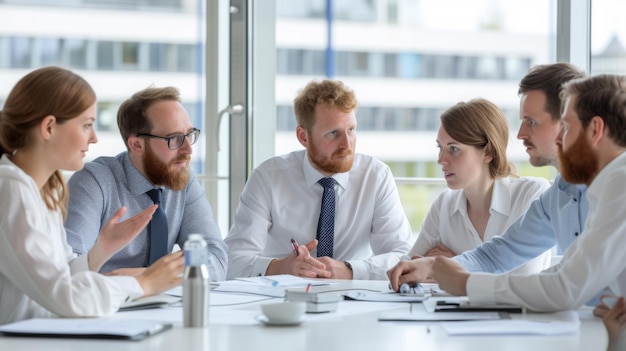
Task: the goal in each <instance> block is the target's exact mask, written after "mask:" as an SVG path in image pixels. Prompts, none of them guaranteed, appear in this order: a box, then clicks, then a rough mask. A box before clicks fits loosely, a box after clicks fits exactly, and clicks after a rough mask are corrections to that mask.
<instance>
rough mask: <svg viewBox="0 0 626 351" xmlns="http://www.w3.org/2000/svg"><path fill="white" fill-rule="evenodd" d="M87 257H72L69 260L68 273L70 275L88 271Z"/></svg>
mask: <svg viewBox="0 0 626 351" xmlns="http://www.w3.org/2000/svg"><path fill="white" fill-rule="evenodd" d="M88 256H89V255H80V256H78V257H74V258H73V259H71V260H70V261H69V265H70V272H71V273H72V274H75V273H78V272H85V271H88V270H89V260H88Z"/></svg>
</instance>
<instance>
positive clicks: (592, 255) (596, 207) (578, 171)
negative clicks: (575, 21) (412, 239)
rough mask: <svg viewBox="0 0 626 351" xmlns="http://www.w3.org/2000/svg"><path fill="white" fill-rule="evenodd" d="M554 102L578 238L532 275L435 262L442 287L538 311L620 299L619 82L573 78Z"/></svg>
mask: <svg viewBox="0 0 626 351" xmlns="http://www.w3.org/2000/svg"><path fill="white" fill-rule="evenodd" d="M561 98H562V100H563V103H564V109H563V114H562V119H561V127H562V130H561V132H560V134H559V136H558V137H557V141H556V143H557V146H558V152H559V159H560V162H561V174H562V176H563V178H564V179H565V180H566V181H568V182H571V183H579V184H581V183H582V184H586V185H588V186H589V187H588V189H587V199H588V201H589V215H588V217H587V222H586V224H585V229H584V235H582V236H581V237H580V238H579V239H577V240H576V241H575V242H574V243H573V244H572V245H571V246H570V247H569V248H568V249H567V251H566V252H565V255H564V256H563V259H562V260H561V262H560V263H559V264H558V265H556V266H554V267H552V268H550V269H548V270H545V271H543V272H541V273H539V274H534V275H511V274H499V275H496V274H488V273H471V274H470V273H469V272H467V271H466V270H465V269H464V268H463V267H462V266H461V265H460V264H459V263H457V262H456V261H454V260H451V259H448V258H445V257H437V258H435V262H434V264H433V267H432V274H433V277H434V278H435V279H436V280H437V282H438V283H439V286H440V287H441V288H442V289H444V290H446V291H447V292H449V293H451V294H453V295H467V296H468V297H469V300H470V301H471V302H473V303H479V304H480V303H486V304H490V303H511V304H519V305H523V306H525V307H527V308H529V309H531V310H534V311H545V312H551V311H559V310H568V309H574V308H578V307H580V306H581V305H582V304H584V303H585V302H586V301H588V300H589V299H590V298H592V297H593V296H594V295H595V294H597V293H598V292H599V291H600V290H602V289H603V288H604V287H605V286H609V287H610V289H611V290H612V291H613V292H614V293H615V294H616V295H624V294H626V260H624V259H623V254H624V252H626V221H624V218H626V208H625V207H624V203H626V192H624V189H625V188H626V153H624V151H625V150H626V77H624V76H615V75H600V76H594V77H589V78H583V79H575V80H573V81H570V82H568V83H566V84H565V85H564V88H563V92H562V95H561Z"/></svg>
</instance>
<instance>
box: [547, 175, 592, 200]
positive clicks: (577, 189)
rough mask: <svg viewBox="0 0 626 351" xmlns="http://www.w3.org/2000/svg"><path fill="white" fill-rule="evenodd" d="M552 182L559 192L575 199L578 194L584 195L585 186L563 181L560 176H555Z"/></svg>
mask: <svg viewBox="0 0 626 351" xmlns="http://www.w3.org/2000/svg"><path fill="white" fill-rule="evenodd" d="M554 182H555V183H556V185H557V186H558V187H559V190H561V191H563V192H565V193H566V194H568V195H570V196H574V197H577V196H578V195H579V194H584V193H585V192H586V191H587V186H586V185H585V184H571V183H568V182H567V181H565V179H563V177H561V175H560V174H558V175H557V176H556V178H555V179H554Z"/></svg>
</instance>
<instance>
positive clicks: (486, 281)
mask: <svg viewBox="0 0 626 351" xmlns="http://www.w3.org/2000/svg"><path fill="white" fill-rule="evenodd" d="M496 279H497V275H495V274H489V273H472V274H470V276H469V278H468V279H467V286H466V290H467V297H468V298H469V300H470V301H471V302H472V303H477V304H494V303H496V296H495V291H496Z"/></svg>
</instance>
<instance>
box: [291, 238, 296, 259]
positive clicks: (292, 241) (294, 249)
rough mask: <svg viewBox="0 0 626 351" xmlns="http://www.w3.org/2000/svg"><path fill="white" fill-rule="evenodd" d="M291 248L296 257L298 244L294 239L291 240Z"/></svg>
mask: <svg viewBox="0 0 626 351" xmlns="http://www.w3.org/2000/svg"><path fill="white" fill-rule="evenodd" d="M291 246H292V247H293V253H294V254H296V257H297V256H298V242H297V241H296V239H294V238H291Z"/></svg>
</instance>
